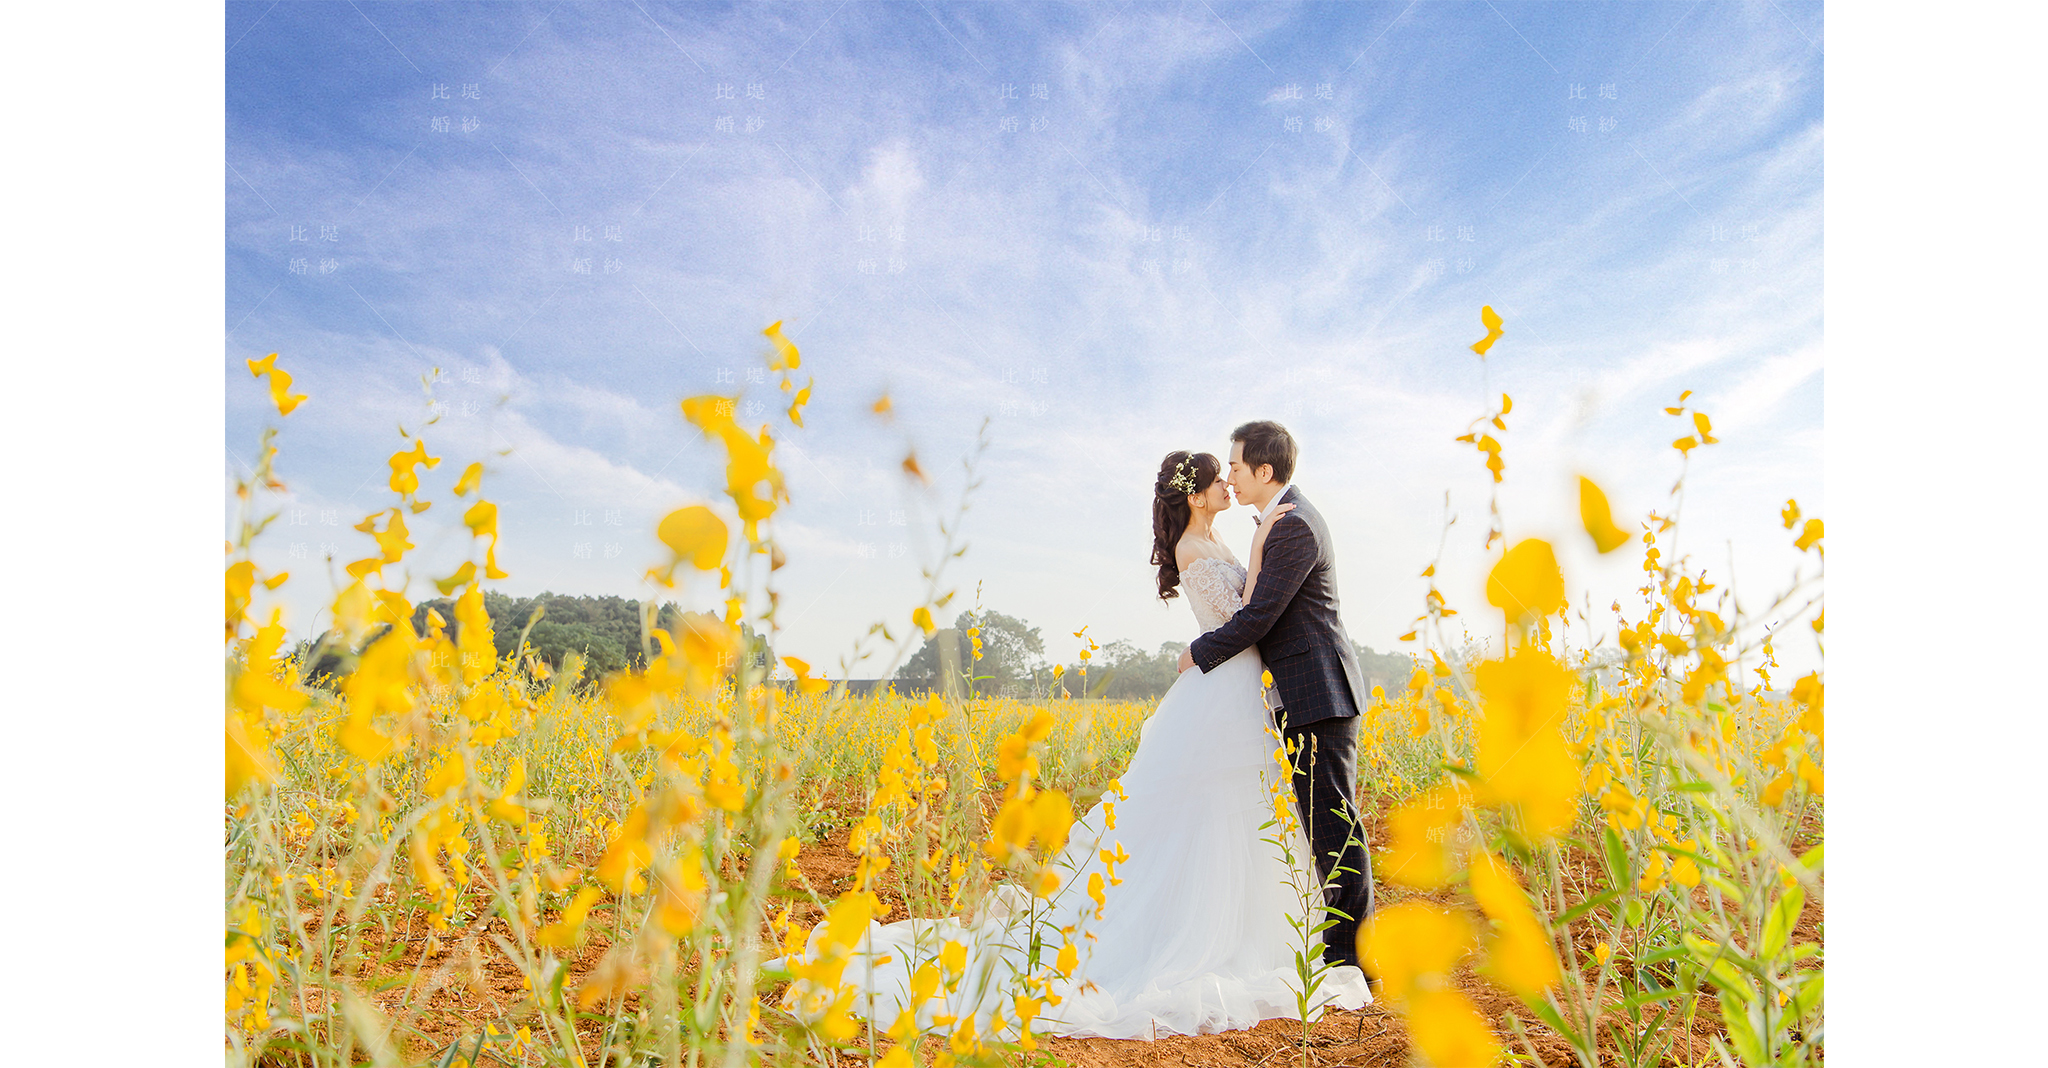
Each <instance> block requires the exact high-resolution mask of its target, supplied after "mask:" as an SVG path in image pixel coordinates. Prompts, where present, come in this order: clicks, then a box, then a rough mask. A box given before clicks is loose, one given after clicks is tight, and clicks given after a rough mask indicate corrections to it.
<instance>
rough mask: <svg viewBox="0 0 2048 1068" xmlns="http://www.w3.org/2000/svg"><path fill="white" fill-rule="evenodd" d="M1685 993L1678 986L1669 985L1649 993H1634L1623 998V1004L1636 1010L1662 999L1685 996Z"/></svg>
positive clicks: (1629, 1008) (1626, 1007) (1667, 999)
mask: <svg viewBox="0 0 2048 1068" xmlns="http://www.w3.org/2000/svg"><path fill="white" fill-rule="evenodd" d="M1684 994H1685V991H1683V990H1680V989H1678V988H1677V987H1669V986H1668V987H1663V988H1660V989H1658V990H1655V991H1651V992H1648V993H1642V994H1632V995H1630V996H1628V997H1625V998H1623V999H1621V1005H1622V1007H1623V1008H1625V1009H1628V1010H1630V1011H1634V1010H1636V1009H1640V1008H1642V1007H1643V1006H1645V1005H1654V1004H1656V1003H1657V1002H1660V1001H1670V1000H1672V999H1674V998H1678V997H1682V996H1684Z"/></svg>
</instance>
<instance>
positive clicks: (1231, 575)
mask: <svg viewBox="0 0 2048 1068" xmlns="http://www.w3.org/2000/svg"><path fill="white" fill-rule="evenodd" d="M1244 576H1245V569H1244V568H1243V567H1240V566H1239V565H1238V564H1236V563H1234V562H1232V561H1229V560H1218V559H1215V558H1214V557H1207V556H1205V557H1202V558H1200V559H1197V560H1190V561H1189V562H1188V566H1187V567H1185V568H1183V569H1182V570H1181V573H1180V584H1181V588H1182V589H1185V590H1187V591H1188V607H1189V608H1192V609H1194V611H1195V622H1196V623H1197V624H1199V625H1200V626H1201V628H1202V633H1204V634H1207V633H1209V632H1210V631H1212V630H1215V629H1216V628H1217V627H1220V626H1222V625H1223V621H1224V620H1227V619H1229V618H1230V617H1231V616H1233V615H1236V614H1237V610H1238V609H1240V608H1242V607H1244Z"/></svg>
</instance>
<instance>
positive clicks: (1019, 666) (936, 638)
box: [895, 608, 1051, 697]
mask: <svg viewBox="0 0 2048 1068" xmlns="http://www.w3.org/2000/svg"><path fill="white" fill-rule="evenodd" d="M975 628H978V629H979V630H980V632H981V635H980V636H981V660H980V662H979V663H977V662H975V660H974V642H973V640H972V639H970V638H969V637H968V634H967V632H968V630H969V629H975ZM947 642H953V643H955V646H956V648H957V649H958V650H959V654H960V658H959V664H960V670H961V671H962V672H964V673H969V674H972V675H974V676H976V677H977V678H979V677H980V676H989V677H988V678H982V679H981V681H979V682H976V683H975V684H974V689H975V692H976V693H982V694H993V695H1000V696H1004V697H1022V696H1026V695H1028V694H1032V693H1044V692H1045V689H1046V687H1047V685H1048V684H1049V683H1050V682H1051V676H1050V673H1049V669H1048V668H1047V666H1046V663H1045V639H1044V638H1041V637H1040V636H1039V634H1038V628H1037V627H1034V626H1031V625H1030V624H1028V623H1026V622H1024V621H1023V620H1021V619H1018V618H1017V617H1015V616H1009V615H1004V614H1003V613H1001V612H997V611H994V610H991V609H986V608H985V609H982V611H981V613H980V614H979V615H977V614H976V613H974V612H972V611H967V612H962V613H960V614H959V615H958V616H957V617H955V618H954V620H953V625H952V626H950V627H947V628H944V629H941V630H937V631H934V632H933V633H932V634H931V636H930V637H928V638H926V639H925V640H924V642H923V643H922V644H920V645H919V646H918V647H917V650H916V651H915V652H913V653H911V654H910V657H909V659H907V660H905V661H904V662H903V664H902V666H900V667H898V668H897V669H896V675H895V678H896V681H898V682H900V683H902V684H903V685H902V687H901V688H902V689H904V690H937V689H942V688H943V686H944V682H943V680H942V679H940V677H939V671H940V664H941V662H942V660H941V657H940V655H939V650H940V648H941V646H943V645H944V644H945V643H947Z"/></svg>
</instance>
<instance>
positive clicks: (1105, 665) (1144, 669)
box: [1059, 638, 1188, 701]
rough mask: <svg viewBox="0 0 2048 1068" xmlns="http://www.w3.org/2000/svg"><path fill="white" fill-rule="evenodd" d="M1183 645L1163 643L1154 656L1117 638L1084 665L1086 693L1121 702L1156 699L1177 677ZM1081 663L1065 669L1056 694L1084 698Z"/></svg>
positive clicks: (1133, 644)
mask: <svg viewBox="0 0 2048 1068" xmlns="http://www.w3.org/2000/svg"><path fill="white" fill-rule="evenodd" d="M1187 647H1188V645H1187V643H1186V642H1164V643H1162V644H1161V645H1160V646H1159V651H1158V652H1156V653H1147V652H1145V651H1144V650H1143V649H1140V648H1139V647H1138V646H1137V643H1135V642H1132V641H1129V640H1128V639H1124V638H1119V639H1117V640H1116V641H1113V642H1110V643H1109V644H1107V645H1104V646H1103V647H1102V648H1100V649H1097V650H1096V651H1095V655H1094V656H1092V657H1090V658H1089V659H1088V662H1087V667H1088V677H1087V681H1086V688H1087V689H1086V693H1090V694H1093V696H1096V697H1102V698H1107V699H1114V700H1120V701H1132V700H1141V699H1144V698H1148V697H1159V696H1161V695H1163V694H1165V693H1166V691H1167V690H1168V689H1170V688H1172V686H1173V680H1175V679H1177V678H1179V677H1180V671H1179V665H1180V654H1181V651H1182V650H1184V649H1186V648H1187ZM1081 667H1082V664H1081V661H1079V660H1076V661H1074V662H1073V663H1071V664H1068V665H1067V666H1066V671H1065V672H1064V673H1063V674H1062V675H1061V677H1060V682H1059V691H1060V692H1061V693H1064V694H1066V695H1068V696H1071V697H1080V696H1083V695H1084V691H1083V689H1082V687H1083V682H1082V678H1081Z"/></svg>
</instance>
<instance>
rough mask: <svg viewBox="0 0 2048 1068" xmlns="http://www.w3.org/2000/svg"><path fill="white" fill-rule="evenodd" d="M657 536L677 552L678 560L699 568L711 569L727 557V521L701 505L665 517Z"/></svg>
mask: <svg viewBox="0 0 2048 1068" xmlns="http://www.w3.org/2000/svg"><path fill="white" fill-rule="evenodd" d="M655 536H656V537H658V538H660V539H661V541H662V544H664V545H666V546H668V548H669V551H670V552H672V553H674V554H675V558H676V562H678V563H681V562H683V561H685V560H687V561H689V563H690V566H692V567H694V568H696V569H697V570H699V571H710V570H712V569H713V568H716V567H717V566H718V564H719V561H721V560H723V559H725V546H726V540H727V537H728V532H727V530H726V527H725V520H723V519H720V518H718V516H717V515H716V514H715V513H713V512H712V511H711V509H709V508H706V507H705V506H703V505H701V504H693V505H691V506H690V507H688V508H678V509H676V510H675V511H673V512H670V513H669V514H668V515H667V516H664V517H663V518H662V520H661V525H660V526H658V527H656V528H655Z"/></svg>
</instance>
